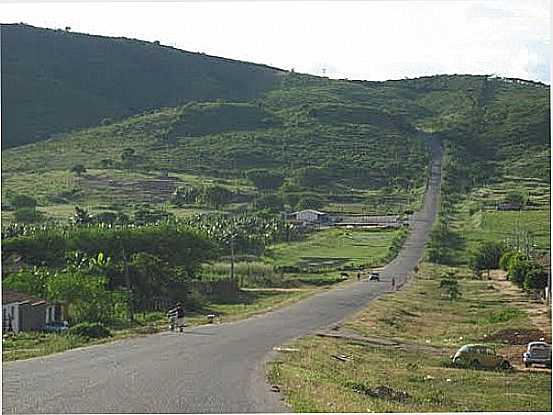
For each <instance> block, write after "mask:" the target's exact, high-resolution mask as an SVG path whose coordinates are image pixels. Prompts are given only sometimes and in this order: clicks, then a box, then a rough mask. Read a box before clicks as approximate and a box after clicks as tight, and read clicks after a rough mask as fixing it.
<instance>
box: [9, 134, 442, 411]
mask: <svg viewBox="0 0 553 415" xmlns="http://www.w3.org/2000/svg"><path fill="white" fill-rule="evenodd" d="M428 140H429V143H430V147H431V149H432V166H431V177H430V179H429V182H428V188H427V192H426V196H425V200H424V204H423V207H422V209H421V210H420V211H419V212H417V213H416V214H415V215H414V218H413V220H412V223H411V232H410V235H409V237H408V238H407V240H406V242H405V244H404V246H403V248H402V250H401V251H400V253H399V255H398V256H397V257H396V259H395V260H394V261H392V262H391V263H390V264H388V265H387V266H386V267H385V268H384V269H383V271H382V272H381V274H380V275H381V278H380V280H381V281H380V282H379V283H378V282H371V283H368V282H367V281H366V280H365V281H355V282H351V283H348V284H344V285H341V286H339V287H336V288H334V289H331V290H328V291H325V292H322V293H320V294H317V295H315V296H312V297H310V298H308V299H306V300H304V301H301V302H299V303H296V304H293V305H290V306H288V307H285V308H282V309H279V310H275V311H272V312H269V313H266V314H263V315H259V316H256V317H253V318H250V319H247V320H243V321H239V322H235V323H229V324H222V325H212V326H203V327H196V328H190V329H187V330H185V332H184V333H182V334H181V333H160V334H156V335H151V336H146V337H140V338H132V339H127V340H123V341H118V342H114V343H110V344H104V345H98V346H91V347H86V348H82V349H75V350H71V351H67V352H64V353H60V354H57V355H52V356H47V357H43V358H34V359H29V360H24V361H18V362H11V363H5V364H3V378H2V386H3V390H2V397H3V400H2V409H3V412H4V413H6V414H9V413H239V412H287V411H289V409H287V407H286V406H285V405H284V404H283V403H282V401H281V400H280V397H279V395H278V394H277V393H274V392H271V390H270V387H269V385H268V384H267V383H266V381H265V376H264V370H263V366H264V362H265V361H266V359H267V358H268V357H270V352H271V350H272V349H273V347H275V346H278V345H280V344H282V343H284V342H286V341H288V340H291V339H294V338H296V337H299V336H303V335H306V334H309V333H311V332H313V331H314V330H317V329H321V328H324V327H326V326H328V325H331V324H333V323H336V322H339V321H341V320H343V319H344V318H346V317H348V316H349V315H351V314H352V313H354V312H356V311H358V310H359V309H361V308H362V307H364V306H366V305H367V304H368V303H369V302H370V301H372V300H373V299H375V298H377V297H379V296H381V295H383V294H384V293H385V292H387V291H389V290H390V289H391V288H392V285H391V281H392V278H393V279H394V281H395V284H396V286H398V287H401V285H403V283H404V282H405V281H406V280H407V278H408V277H409V275H410V273H411V272H412V270H413V269H414V267H415V266H416V265H417V263H418V261H419V260H420V258H421V256H422V253H423V249H424V245H425V244H426V242H427V240H428V237H429V233H430V229H431V227H432V224H433V222H434V220H435V218H436V214H437V208H438V197H439V186H440V179H441V173H440V172H441V159H442V149H441V146H440V144H439V142H438V140H437V139H435V138H433V137H429V139H428Z"/></svg>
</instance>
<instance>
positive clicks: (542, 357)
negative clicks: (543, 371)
mask: <svg viewBox="0 0 553 415" xmlns="http://www.w3.org/2000/svg"><path fill="white" fill-rule="evenodd" d="M522 361H523V362H524V365H525V366H526V367H530V366H532V365H535V364H538V365H545V366H547V367H551V346H550V345H549V344H547V343H545V342H530V343H528V349H526V351H525V352H524V354H523V355H522Z"/></svg>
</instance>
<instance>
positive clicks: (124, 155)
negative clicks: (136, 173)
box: [121, 147, 135, 161]
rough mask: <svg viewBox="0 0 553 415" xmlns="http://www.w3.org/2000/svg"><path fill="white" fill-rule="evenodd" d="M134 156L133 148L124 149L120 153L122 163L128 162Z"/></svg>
mask: <svg viewBox="0 0 553 415" xmlns="http://www.w3.org/2000/svg"><path fill="white" fill-rule="evenodd" d="M134 155H135V150H134V148H130V147H127V148H124V149H123V151H121V160H122V161H130V160H131V159H132V158H133V157H134Z"/></svg>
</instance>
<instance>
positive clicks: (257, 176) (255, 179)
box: [245, 169, 284, 190]
mask: <svg viewBox="0 0 553 415" xmlns="http://www.w3.org/2000/svg"><path fill="white" fill-rule="evenodd" d="M245 176H246V178H247V179H248V180H250V181H251V182H252V183H253V184H254V185H255V187H257V188H258V189H262V190H267V189H277V188H278V187H279V186H280V185H281V184H282V183H283V182H284V175H282V174H281V173H277V172H273V171H270V170H265V169H253V170H248V171H247V172H246V173H245Z"/></svg>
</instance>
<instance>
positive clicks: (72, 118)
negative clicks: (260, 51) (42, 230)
mask: <svg viewBox="0 0 553 415" xmlns="http://www.w3.org/2000/svg"><path fill="white" fill-rule="evenodd" d="M0 30H1V36H2V50H1V53H2V114H3V123H2V137H3V140H2V145H3V147H4V148H7V147H13V146H16V145H21V144H26V143H30V142H34V141H38V140H43V139H45V138H47V137H49V136H52V135H55V134H59V133H62V132H66V131H70V130H73V129H78V128H83V127H90V126H93V125H96V124H99V123H100V122H101V121H102V120H103V119H105V118H108V119H120V118H123V117H125V116H129V115H131V114H136V113H138V112H141V111H144V110H149V109H154V108H160V107H167V106H175V105H178V104H182V103H186V102H189V101H194V100H198V101H210V100H215V99H217V98H221V99H227V100H233V101H246V100H251V99H253V98H256V97H258V96H259V95H260V94H261V93H263V92H264V91H266V90H268V89H269V88H271V87H272V86H273V85H274V84H275V82H277V80H278V77H279V75H280V74H281V71H280V70H278V69H275V68H271V67H268V66H264V65H255V64H251V63H245V62H239V61H234V60H230V59H224V58H218V57H213V56H208V55H205V54H201V53H191V52H185V51H181V50H177V49H174V48H171V47H167V46H163V45H159V44H156V43H150V42H144V41H139V40H135V39H127V38H109V37H103V36H90V35H85V34H79V33H72V32H67V31H63V30H50V29H41V28H36V27H32V26H28V25H24V24H3V25H1V26H0Z"/></svg>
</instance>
